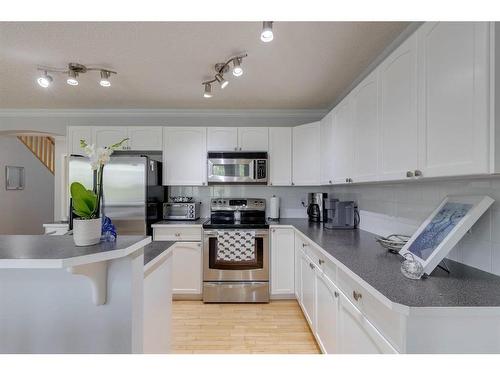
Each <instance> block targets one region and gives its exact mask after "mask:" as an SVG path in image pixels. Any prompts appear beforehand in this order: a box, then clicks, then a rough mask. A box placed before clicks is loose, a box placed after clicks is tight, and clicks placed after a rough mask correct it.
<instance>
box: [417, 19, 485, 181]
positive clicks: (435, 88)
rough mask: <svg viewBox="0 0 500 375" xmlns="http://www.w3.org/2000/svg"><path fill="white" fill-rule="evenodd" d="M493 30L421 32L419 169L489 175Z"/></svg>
mask: <svg viewBox="0 0 500 375" xmlns="http://www.w3.org/2000/svg"><path fill="white" fill-rule="evenodd" d="M488 35H489V24H488V23H486V22H428V23H425V24H424V25H423V26H422V27H420V29H419V30H418V32H417V40H418V72H419V74H418V77H419V96H418V99H419V100H418V103H419V112H418V113H419V116H418V119H419V126H418V129H419V169H420V170H421V172H422V175H423V176H424V177H438V176H457V175H468V174H481V173H488V172H489V154H488V152H487V150H488V148H489V116H488V109H489V105H488V104H489V94H488V92H489V84H488V81H489V47H490V46H489V38H488Z"/></svg>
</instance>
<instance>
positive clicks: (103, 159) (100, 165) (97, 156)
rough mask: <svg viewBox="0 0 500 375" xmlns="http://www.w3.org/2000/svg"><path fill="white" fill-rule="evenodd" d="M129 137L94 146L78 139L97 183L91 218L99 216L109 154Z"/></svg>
mask: <svg viewBox="0 0 500 375" xmlns="http://www.w3.org/2000/svg"><path fill="white" fill-rule="evenodd" d="M128 140H129V138H124V139H122V140H121V141H120V142H118V143H115V144H112V145H110V146H107V147H96V145H95V144H91V145H89V144H87V142H86V141H85V140H83V139H81V140H80V147H81V148H82V149H83V152H84V153H85V155H86V156H87V157H88V158H89V160H90V165H91V167H92V170H93V171H95V173H96V177H97V184H96V186H94V194H95V196H96V202H95V203H96V204H95V209H94V210H93V212H92V213H91V214H90V217H92V218H98V217H99V216H100V208H101V199H102V176H103V170H104V166H105V165H106V164H107V163H108V162H109V159H110V156H111V154H112V153H113V152H114V151H115V150H117V149H119V148H120V147H121V146H122V145H123V143H125V142H126V141H128Z"/></svg>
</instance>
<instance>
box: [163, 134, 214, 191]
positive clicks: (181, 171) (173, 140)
mask: <svg viewBox="0 0 500 375" xmlns="http://www.w3.org/2000/svg"><path fill="white" fill-rule="evenodd" d="M206 132H207V130H206V128H202V127H179V128H173V127H165V128H164V130H163V137H164V139H163V146H164V147H163V148H164V150H163V185H169V186H175V185H180V186H186V185H187V186H203V185H206V181H207V177H206V173H207V149H206Z"/></svg>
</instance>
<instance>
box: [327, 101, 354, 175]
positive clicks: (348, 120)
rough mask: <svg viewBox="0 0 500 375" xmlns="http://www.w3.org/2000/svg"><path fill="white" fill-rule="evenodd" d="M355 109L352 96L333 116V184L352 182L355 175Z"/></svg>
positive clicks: (342, 102) (341, 103) (338, 107)
mask: <svg viewBox="0 0 500 375" xmlns="http://www.w3.org/2000/svg"><path fill="white" fill-rule="evenodd" d="M353 136H354V132H353V107H352V98H351V95H348V96H347V97H345V98H344V99H343V100H342V101H341V102H340V103H339V105H337V107H336V108H335V112H334V116H333V142H332V154H331V155H332V159H333V160H332V163H333V164H332V165H333V183H336V184H337V183H340V184H343V183H346V182H352V181H351V179H352V175H353V157H354V153H353V144H354V138H353Z"/></svg>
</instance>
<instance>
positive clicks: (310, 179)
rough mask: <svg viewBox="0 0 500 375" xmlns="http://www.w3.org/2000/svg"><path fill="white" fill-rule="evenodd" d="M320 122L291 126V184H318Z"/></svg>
mask: <svg viewBox="0 0 500 375" xmlns="http://www.w3.org/2000/svg"><path fill="white" fill-rule="evenodd" d="M320 143H321V142H320V123H319V121H317V122H313V123H310V124H305V125H300V126H296V127H294V128H293V146H292V151H293V158H292V165H293V169H292V171H293V172H292V185H302V186H317V185H320V174H321V173H320V172H321V171H320V159H321V151H320V147H319V145H320Z"/></svg>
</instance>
